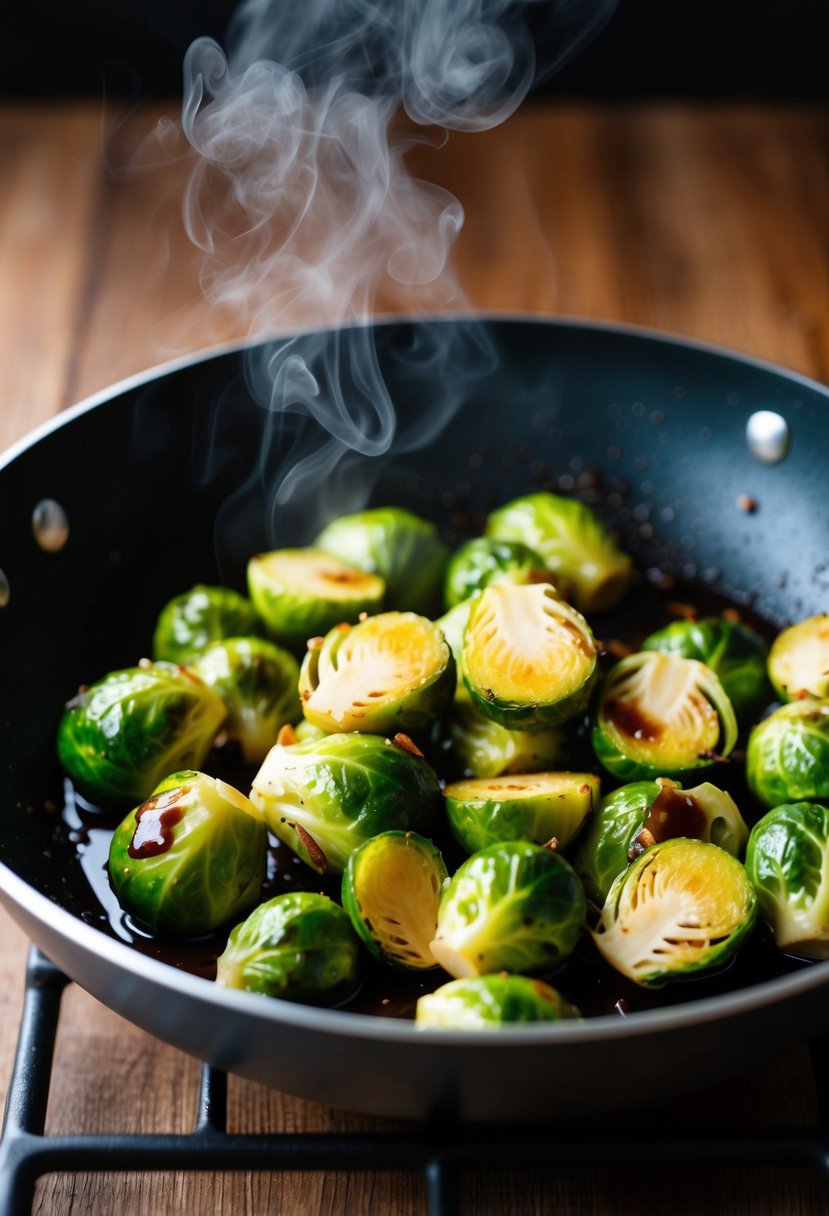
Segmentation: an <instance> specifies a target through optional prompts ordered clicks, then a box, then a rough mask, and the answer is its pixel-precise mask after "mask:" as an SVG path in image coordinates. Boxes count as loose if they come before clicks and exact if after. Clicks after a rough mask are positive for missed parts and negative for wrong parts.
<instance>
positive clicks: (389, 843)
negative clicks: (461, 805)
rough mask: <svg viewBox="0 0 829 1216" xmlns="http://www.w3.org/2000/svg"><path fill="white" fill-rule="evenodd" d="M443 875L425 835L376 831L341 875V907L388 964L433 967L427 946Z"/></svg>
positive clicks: (407, 967)
mask: <svg viewBox="0 0 829 1216" xmlns="http://www.w3.org/2000/svg"><path fill="white" fill-rule="evenodd" d="M448 881H449V874H448V872H447V869H446V866H445V864H444V861H443V858H442V857H441V855H440V852H439V850H438V849H436V848H435V846H434V845H433V844H432V842H431V840H426V838H425V837H423V836H418V835H417V833H416V832H381V833H380V834H379V836H374V837H373V838H372V839H371V840H367V841H366V842H365V843H364V844H361V845H360V846H359V848H357V849H355V850H354V852H353V853H352V854H351V856H350V857H349V859H348V865H347V866H346V869H345V873H344V874H343V887H342V898H343V907H344V908H345V910H346V912H347V913H348V915H349V917H350V918H351V923H352V925H353V926H354V929H355V931H356V933H357V936H358V937H359V938H360V939H361V941H362V942H363V943H364V945H366V946H367V947H368V949H369V950H370V951H371V953H372V954H373V955H375V956H376V957H377V958H379V959H382V960H383V961H384V962H387V963H391V964H392V966H395V967H402V968H404V969H405V970H409V971H424V970H428V969H429V968H431V967H435V966H437V964H436V962H435V959H434V957H433V955H432V952H431V950H430V949H429V943H430V942H431V941H432V940H433V938H434V936H435V931H436V929H437V923H438V907H439V905H440V897H441V893H442V891H443V888H444V886H445V885H446V883H447V882H448Z"/></svg>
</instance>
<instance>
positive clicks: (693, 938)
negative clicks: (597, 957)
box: [593, 836, 757, 988]
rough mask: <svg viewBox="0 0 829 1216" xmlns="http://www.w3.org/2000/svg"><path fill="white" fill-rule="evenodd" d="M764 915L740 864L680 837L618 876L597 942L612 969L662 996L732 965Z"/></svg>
mask: <svg viewBox="0 0 829 1216" xmlns="http://www.w3.org/2000/svg"><path fill="white" fill-rule="evenodd" d="M756 911H757V900H756V897H755V894H754V890H753V888H752V886H751V883H750V882H749V881H748V876H747V875H746V872H745V870H744V869H743V866H742V865H741V864H740V862H739V861H737V859H736V858H735V857H732V856H731V854H730V853H726V851H725V849H720V848H718V847H717V846H716V845H715V844H708V843H707V842H706V841H704V840H689V839H687V838H686V837H683V836H678V837H674V838H673V839H671V840H664V841H662V843H661V844H655V845H652V846H651V847H650V848H649V849H646V850H645V852H644V853H642V854H641V855H640V856H639V857H638V858H637V859H636V861H634V862H633V864H632V865H631V866H630V867H629V868H628V869H627V870H623V871H622V873H621V874H619V875H618V877H617V878H616V879H615V880H614V882H613V885H612V886H611V888H610V891H609V893H608V896H607V901H606V903H605V906H604V908H603V909H602V914H601V917H600V919H599V923H598V925H597V927H596V931H595V933H593V940H594V941H595V943H596V946H597V947H598V949H599V951H600V953H601V954H602V955H603V956H604V958H605V959H606V960H607V961H608V963H610V965H611V967H614V968H615V969H616V970H617V971H619V972H621V974H622V975H625V976H627V977H628V979H631V980H633V981H634V982H635V983H637V984H640V985H641V986H642V987H643V988H659V987H661V986H662V985H663V984H665V983H667V982H668V981H669V980H673V979H681V978H683V977H685V976H688V975H695V974H696V973H697V972H700V971H707V970H709V969H711V968H713V967H719V966H721V965H722V964H724V963H725V962H727V961H728V959H730V958H731V956H732V955H733V954H734V952H735V951H736V949H737V947H738V946H739V945H740V943H741V942H742V941H744V939H745V938H746V937H747V936H748V934H749V933H750V932H751V930H752V928H753V927H754V920H755V916H756Z"/></svg>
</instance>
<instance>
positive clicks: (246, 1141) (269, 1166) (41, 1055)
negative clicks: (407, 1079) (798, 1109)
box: [0, 947, 829, 1216]
mask: <svg viewBox="0 0 829 1216" xmlns="http://www.w3.org/2000/svg"><path fill="white" fill-rule="evenodd" d="M68 983H69V980H68V979H67V977H66V976H65V975H64V974H63V973H62V972H61V971H60V970H59V969H58V968H57V967H55V966H54V964H53V963H51V962H50V961H49V959H47V958H46V956H45V955H44V954H42V953H41V952H40V951H39V950H37V949H36V948H34V947H32V950H31V952H30V955H29V963H28V968H27V976H26V993H25V999H24V1005H23V1014H22V1018H21V1024H20V1034H19V1038H18V1045H17V1054H16V1058H15V1066H14V1071H13V1075H12V1079H11V1083H10V1085H9V1091H8V1095H7V1099H6V1113H5V1118H4V1122H3V1133H2V1140H0V1216H22V1214H23V1213H26V1212H31V1209H32V1204H33V1200H34V1190H35V1184H36V1183H37V1180H38V1179H39V1178H40V1177H41V1176H42V1175H44V1174H48V1173H53V1172H56V1171H63V1172H69V1173H79V1172H101V1171H107V1172H110V1171H125V1170H135V1169H142V1168H152V1169H153V1170H164V1169H169V1170H173V1169H175V1170H209V1171H211V1172H212V1171H221V1170H335V1169H336V1170H348V1169H353V1170H394V1169H420V1170H422V1171H423V1175H424V1178H425V1181H426V1193H427V1209H428V1213H429V1216H452V1214H454V1213H456V1212H457V1211H458V1208H459V1203H460V1177H461V1171H462V1170H463V1169H467V1168H479V1169H507V1168H512V1169H516V1168H517V1169H521V1168H533V1167H535V1168H539V1167H541V1168H556V1167H557V1166H559V1167H562V1166H565V1165H566V1166H594V1167H595V1166H596V1165H597V1164H599V1165H602V1166H625V1165H629V1163H630V1161H631V1158H632V1155H633V1154H634V1153H635V1152H636V1150H637V1149H638V1148H639V1147H640V1143H641V1131H639V1130H638V1129H637V1128H636V1127H635V1126H634V1127H632V1128H631V1129H630V1131H627V1132H626V1131H619V1130H615V1131H613V1132H612V1133H610V1132H600V1133H599V1134H597V1133H596V1131H595V1129H593V1130H591V1131H590V1133H589V1134H588V1132H587V1131H586V1130H585V1129H581V1130H580V1129H576V1131H575V1132H570V1131H566V1130H564V1129H562V1128H561V1127H560V1126H556V1127H546V1128H545V1127H539V1126H534V1127H533V1128H532V1129H527V1128H526V1127H518V1128H516V1127H495V1126H492V1127H490V1126H483V1125H479V1126H474V1127H473V1126H460V1125H448V1126H447V1125H445V1124H441V1125H427V1126H425V1127H423V1128H422V1129H420V1130H417V1131H415V1132H412V1131H405V1132H399V1133H384V1134H377V1133H374V1132H372V1133H350V1134H342V1133H339V1132H320V1133H302V1132H278V1133H267V1134H246V1135H240V1134H236V1133H231V1132H228V1131H227V1074H226V1073H224V1072H221V1071H220V1070H218V1069H215V1068H212V1067H210V1066H209V1065H204V1066H203V1068H202V1076H201V1086H200V1091H199V1098H198V1110H197V1114H196V1121H195V1126H194V1130H193V1131H192V1132H190V1133H185V1134H152V1133H150V1134H147V1133H144V1134H136V1135H109V1134H95V1135H71V1136H69V1135H60V1136H58V1135H46V1134H45V1123H46V1107H47V1103H48V1099H49V1088H50V1080H51V1072H52V1061H53V1056H54V1047H55V1039H56V1035H57V1028H58V1020H59V1016H60V1005H61V997H62V994H63V991H64V989H65V987H66V986H67V984H68ZM811 1051H812V1063H813V1068H814V1071H815V1082H816V1086H817V1091H818V1095H819V1099H820V1123H819V1124H818V1125H817V1126H814V1127H804V1128H800V1127H795V1128H791V1127H786V1128H779V1129H775V1128H769V1129H761V1130H757V1129H754V1128H752V1129H749V1130H740V1129H732V1130H729V1132H727V1133H723V1132H722V1130H717V1131H715V1132H713V1133H711V1134H707V1135H706V1134H702V1133H689V1131H688V1129H687V1128H682V1129H679V1130H677V1131H671V1130H667V1131H658V1130H656V1129H650V1130H649V1132H648V1143H649V1146H650V1149H651V1151H653V1150H658V1158H659V1161H660V1164H661V1165H664V1166H669V1167H683V1166H684V1167H691V1166H693V1167H694V1168H699V1167H700V1166H704V1165H709V1166H730V1167H741V1166H742V1167H746V1166H747V1167H759V1166H764V1167H765V1166H787V1167H803V1166H808V1167H813V1168H814V1169H816V1170H817V1171H818V1172H819V1175H820V1177H821V1179H822V1182H823V1184H824V1187H825V1188H826V1194H827V1202H829V1039H824V1040H821V1041H820V1042H819V1043H817V1044H814V1045H813V1046H812V1049H811Z"/></svg>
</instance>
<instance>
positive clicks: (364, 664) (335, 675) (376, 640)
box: [299, 612, 456, 734]
mask: <svg viewBox="0 0 829 1216" xmlns="http://www.w3.org/2000/svg"><path fill="white" fill-rule="evenodd" d="M455 683H456V675H455V660H454V659H453V657H452V651H451V650H450V649H449V646H448V645H447V643H446V641H445V639H444V637H443V634H442V633H441V631H440V629H438V627H437V625H435V624H434V623H433V622H432V621H429V620H427V619H426V617H425V616H417V615H416V613H414V612H383V613H380V615H379V616H370V617H367V618H366V620H364V621H361V622H360V623H359V624H358V625H354V626H353V627H350V626H348V625H339V626H337V628H336V629H332V630H331V632H330V633H329V634H328V635H327V636H326V637H325V638H324V639H323V641H322V645H316V644H315V645H312V646H310V647H309V649H308V652H307V654H306V655H305V659H304V660H303V663H302V671H301V673H300V677H299V694H300V696H301V698H302V702H303V712H304V714H305V717H306V718H307V719H308V720H309V722H313V723H314V724H315V725H316V726H320V727H322V729H323V730H328V731H350V730H359V731H366V732H367V733H369V734H393V733H394V732H395V731H411V732H412V733H414V734H417V733H419V732H422V731H424V730H428V729H429V728H430V727H431V725H432V723H433V722H434V721H435V720H436V719H437V718H439V717H440V715H441V714H442V713H443V712H444V711H445V710H446V709H447V708H448V706H449V705H450V704H451V701H452V698H453V696H454V694H455Z"/></svg>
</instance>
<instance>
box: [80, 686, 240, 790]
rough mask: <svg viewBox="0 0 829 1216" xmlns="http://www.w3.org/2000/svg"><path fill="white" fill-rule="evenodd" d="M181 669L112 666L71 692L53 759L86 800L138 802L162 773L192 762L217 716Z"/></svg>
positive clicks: (213, 704)
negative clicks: (118, 668)
mask: <svg viewBox="0 0 829 1216" xmlns="http://www.w3.org/2000/svg"><path fill="white" fill-rule="evenodd" d="M225 713H226V710H225V707H224V703H223V702H222V699H221V697H219V696H218V695H217V694H216V693H215V692H214V691H213V689H212V688H209V687H208V685H207V684H205V683H204V681H203V680H200V679H199V677H198V676H197V675H194V674H193V672H191V671H189V670H188V669H187V668H186V667H178V666H176V665H175V664H173V663H163V662H162V663H147V664H146V666H140V667H128V668H126V669H125V670H123V671H113V672H110V673H109V675H106V676H104V677H103V679H101V680H98V682H97V683H95V684H92V685H91V686H90V687H89V688H88V689H86V691H84V692H80V693H78V695H77V696H76V697H74V698H73V699H72V700H71V701H70V702H69V703H68V705H67V707H66V711H65V713H64V714H63V717H62V718H61V720H60V725H59V727H58V758H59V760H60V762H61V764H62V765H63V767H64V769H65V770H66V772H67V773H68V774H69V776H70V777H71V778H72V780H73V782H74V783H75V785H76V786H77V788H78V789H79V790H80V791H81V793H82V794H83V795H84V796H85V797H87V798H89V799H90V800H91V801H93V802H99V803H104V804H108V803H118V802H122V803H123V802H132V803H136V802H141V801H143V800H144V799H145V798H148V797H149V796H150V794H151V793H152V791H153V790H154V789H155V787H156V786H157V785H158V783H159V781H161V779H162V778H163V777H164V776H165V774H167V773H171V772H174V771H177V770H178V769H182V768H198V767H200V766H201V765H202V764H203V763H204V760H205V757H206V756H207V753H208V752H209V750H210V745H211V744H212V742H213V739H214V737H215V734H216V731H217V730H218V729H219V727H220V726H221V724H222V722H223V720H224V717H225Z"/></svg>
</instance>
